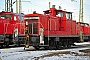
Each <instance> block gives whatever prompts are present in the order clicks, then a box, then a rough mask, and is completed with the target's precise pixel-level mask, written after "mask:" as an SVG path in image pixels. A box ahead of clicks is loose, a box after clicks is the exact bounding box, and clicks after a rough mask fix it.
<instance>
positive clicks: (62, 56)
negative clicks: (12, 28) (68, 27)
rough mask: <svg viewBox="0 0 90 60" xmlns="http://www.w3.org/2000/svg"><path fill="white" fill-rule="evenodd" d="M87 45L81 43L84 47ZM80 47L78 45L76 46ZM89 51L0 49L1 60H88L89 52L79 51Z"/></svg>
mask: <svg viewBox="0 0 90 60" xmlns="http://www.w3.org/2000/svg"><path fill="white" fill-rule="evenodd" d="M84 44H87V43H81V45H84ZM77 45H80V44H77ZM85 49H90V47H86V48H73V49H64V50H39V51H24V47H18V48H9V49H7V48H5V49H0V58H1V60H90V56H88V55H89V54H90V52H89V53H88V55H85V54H84V52H80V51H79V50H85Z"/></svg>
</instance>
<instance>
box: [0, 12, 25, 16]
mask: <svg viewBox="0 0 90 60" xmlns="http://www.w3.org/2000/svg"><path fill="white" fill-rule="evenodd" d="M3 13H5V14H14V15H19V16H24V14H22V13H21V14H18V13H13V12H6V11H2V12H0V14H3Z"/></svg>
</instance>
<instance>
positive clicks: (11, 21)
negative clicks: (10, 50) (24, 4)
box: [0, 11, 25, 46]
mask: <svg viewBox="0 0 90 60" xmlns="http://www.w3.org/2000/svg"><path fill="white" fill-rule="evenodd" d="M23 16H24V15H23V14H16V13H12V12H4V11H3V12H0V46H9V45H12V44H15V45H20V44H21V42H23V41H24V40H21V38H22V37H23V36H25V21H24V19H23Z"/></svg>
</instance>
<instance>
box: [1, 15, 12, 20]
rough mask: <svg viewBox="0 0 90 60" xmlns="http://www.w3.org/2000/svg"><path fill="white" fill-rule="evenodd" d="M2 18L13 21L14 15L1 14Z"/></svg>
mask: <svg viewBox="0 0 90 60" xmlns="http://www.w3.org/2000/svg"><path fill="white" fill-rule="evenodd" d="M0 18H2V19H9V20H12V15H11V14H1V15H0Z"/></svg>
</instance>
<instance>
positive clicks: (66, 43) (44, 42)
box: [24, 7, 90, 49]
mask: <svg viewBox="0 0 90 60" xmlns="http://www.w3.org/2000/svg"><path fill="white" fill-rule="evenodd" d="M43 12H44V14H38V13H36V11H34V12H33V14H26V15H25V17H24V19H25V20H26V34H27V36H28V37H27V41H26V45H25V48H27V47H29V46H30V45H31V46H34V47H35V48H36V49H39V48H40V47H45V48H50V49H52V48H54V47H55V48H58V49H60V48H61V47H71V45H74V43H75V42H84V41H89V39H90V26H89V24H87V23H81V22H76V21H75V20H72V12H67V11H63V10H60V9H59V10H57V9H56V8H55V7H52V8H50V10H46V11H43Z"/></svg>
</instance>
